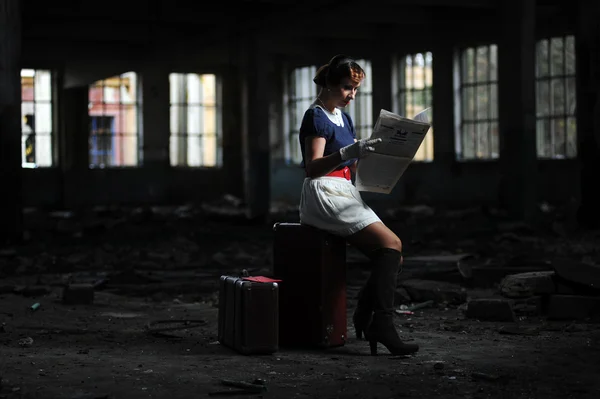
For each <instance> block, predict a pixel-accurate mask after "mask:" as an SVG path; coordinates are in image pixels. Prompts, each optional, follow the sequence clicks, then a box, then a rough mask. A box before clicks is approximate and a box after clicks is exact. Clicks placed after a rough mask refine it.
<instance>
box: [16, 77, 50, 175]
mask: <svg viewBox="0 0 600 399" xmlns="http://www.w3.org/2000/svg"><path fill="white" fill-rule="evenodd" d="M52 131H53V119H52V75H51V73H50V71H46V70H39V69H22V70H21V160H22V165H23V167H30V168H37V167H48V166H52Z"/></svg>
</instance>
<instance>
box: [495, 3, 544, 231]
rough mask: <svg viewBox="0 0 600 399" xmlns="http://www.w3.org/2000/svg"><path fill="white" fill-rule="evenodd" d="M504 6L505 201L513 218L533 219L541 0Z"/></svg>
mask: <svg viewBox="0 0 600 399" xmlns="http://www.w3.org/2000/svg"><path fill="white" fill-rule="evenodd" d="M499 7H500V10H501V12H500V16H501V18H502V24H501V26H502V35H501V38H500V41H499V43H498V84H499V87H498V97H499V98H498V101H499V103H498V105H499V109H498V115H499V117H500V126H499V127H500V165H501V174H502V176H501V183H500V184H501V186H500V197H501V198H500V202H501V205H502V206H503V207H504V208H505V209H506V210H507V211H508V212H509V214H510V215H511V217H513V218H516V219H521V220H529V219H531V218H532V217H534V215H535V212H536V205H537V189H536V186H537V149H536V134H535V0H505V1H503V2H502V4H501V5H500V6H499Z"/></svg>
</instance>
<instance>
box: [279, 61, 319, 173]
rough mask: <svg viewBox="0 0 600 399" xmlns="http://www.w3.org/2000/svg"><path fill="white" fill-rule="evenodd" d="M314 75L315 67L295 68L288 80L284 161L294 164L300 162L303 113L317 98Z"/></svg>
mask: <svg viewBox="0 0 600 399" xmlns="http://www.w3.org/2000/svg"><path fill="white" fill-rule="evenodd" d="M316 73H317V68H316V67H315V66H307V67H302V68H296V69H294V70H293V71H292V72H291V74H290V76H289V80H288V93H289V97H288V102H287V105H288V120H289V126H288V129H287V130H288V132H287V138H286V140H285V159H286V160H288V162H291V163H294V164H299V163H300V162H301V161H302V153H301V152H300V143H299V141H298V140H299V139H298V135H299V134H300V125H301V124H302V118H303V117H304V112H306V110H307V109H308V107H309V106H310V104H312V102H313V101H315V98H316V97H317V85H316V84H315V83H314V82H313V78H314V77H315V74H316Z"/></svg>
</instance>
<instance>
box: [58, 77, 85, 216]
mask: <svg viewBox="0 0 600 399" xmlns="http://www.w3.org/2000/svg"><path fill="white" fill-rule="evenodd" d="M88 94H89V89H88V86H79V87H71V88H68V89H62V90H61V93H60V96H59V99H60V100H59V118H60V121H61V123H60V130H59V143H60V144H59V165H60V169H61V172H62V205H63V207H64V208H66V209H73V210H76V211H77V210H80V208H81V207H83V206H85V204H86V203H87V202H88V198H86V196H85V195H86V194H85V193H86V192H88V190H86V189H85V186H86V184H88V181H87V176H88V174H89V165H90V159H89V134H90V131H89V130H90V125H89V115H88V103H89V95H88Z"/></svg>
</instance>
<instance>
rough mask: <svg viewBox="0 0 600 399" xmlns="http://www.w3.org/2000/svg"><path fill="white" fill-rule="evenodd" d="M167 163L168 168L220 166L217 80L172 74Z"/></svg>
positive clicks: (210, 77)
mask: <svg viewBox="0 0 600 399" xmlns="http://www.w3.org/2000/svg"><path fill="white" fill-rule="evenodd" d="M169 82H170V104H171V106H170V110H171V111H170V112H171V117H170V121H171V122H170V124H171V143H170V159H171V165H172V166H193V167H216V166H221V158H222V157H221V147H222V146H221V112H220V107H219V101H220V100H219V97H220V94H219V84H218V79H217V77H216V76H215V75H212V74H202V75H201V74H196V73H172V74H170V75H169Z"/></svg>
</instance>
